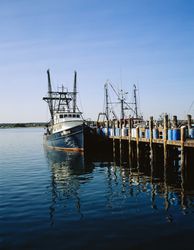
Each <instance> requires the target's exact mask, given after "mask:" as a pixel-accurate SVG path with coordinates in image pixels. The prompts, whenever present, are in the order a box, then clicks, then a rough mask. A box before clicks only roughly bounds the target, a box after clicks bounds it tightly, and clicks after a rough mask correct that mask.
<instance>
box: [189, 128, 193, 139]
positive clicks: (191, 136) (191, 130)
mask: <svg viewBox="0 0 194 250" xmlns="http://www.w3.org/2000/svg"><path fill="white" fill-rule="evenodd" d="M189 137H190V138H191V139H194V128H190V129H189Z"/></svg>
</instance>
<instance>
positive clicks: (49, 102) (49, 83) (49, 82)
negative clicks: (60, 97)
mask: <svg viewBox="0 0 194 250" xmlns="http://www.w3.org/2000/svg"><path fill="white" fill-rule="evenodd" d="M47 76H48V97H49V100H48V106H49V110H50V114H51V119H52V121H53V118H54V116H53V100H52V86H51V78H50V71H49V69H48V70H47Z"/></svg>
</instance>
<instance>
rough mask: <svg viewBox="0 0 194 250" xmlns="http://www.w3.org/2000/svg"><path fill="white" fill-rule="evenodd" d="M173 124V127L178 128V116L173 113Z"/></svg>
mask: <svg viewBox="0 0 194 250" xmlns="http://www.w3.org/2000/svg"><path fill="white" fill-rule="evenodd" d="M172 126H173V128H177V116H176V115H173V117H172Z"/></svg>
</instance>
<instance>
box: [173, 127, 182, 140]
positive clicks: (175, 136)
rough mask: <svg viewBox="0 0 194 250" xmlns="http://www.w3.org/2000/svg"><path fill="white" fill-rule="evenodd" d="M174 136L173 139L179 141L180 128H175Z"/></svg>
mask: <svg viewBox="0 0 194 250" xmlns="http://www.w3.org/2000/svg"><path fill="white" fill-rule="evenodd" d="M172 138H173V141H178V140H180V139H181V133H180V129H178V128H175V129H173V132H172Z"/></svg>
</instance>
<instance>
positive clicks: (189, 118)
mask: <svg viewBox="0 0 194 250" xmlns="http://www.w3.org/2000/svg"><path fill="white" fill-rule="evenodd" d="M191 119H192V117H191V115H187V121H188V129H190V128H191V127H192V121H191Z"/></svg>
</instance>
